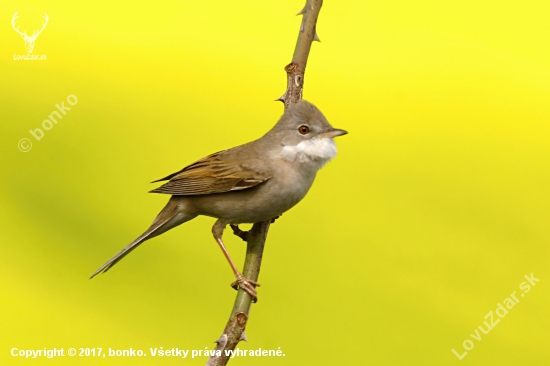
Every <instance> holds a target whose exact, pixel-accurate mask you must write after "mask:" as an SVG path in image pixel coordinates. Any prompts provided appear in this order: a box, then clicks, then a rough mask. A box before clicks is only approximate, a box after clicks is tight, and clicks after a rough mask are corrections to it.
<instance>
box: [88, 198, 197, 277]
mask: <svg viewBox="0 0 550 366" xmlns="http://www.w3.org/2000/svg"><path fill="white" fill-rule="evenodd" d="M194 217H196V215H185V213H184V212H181V211H179V210H178V204H177V202H176V201H175V200H174V199H171V200H170V201H169V202H168V204H167V205H166V207H164V209H163V210H162V211H161V212H160V213H159V215H158V216H157V218H156V219H155V221H153V223H152V224H151V226H150V227H149V229H147V231H145V232H144V233H143V234H141V235H140V236H139V237H138V238H137V239H136V240H134V241H133V242H132V243H130V244H129V245H128V246H126V247H125V248H124V249H122V250H121V251H120V252H118V254H117V255H115V256H114V257H113V258H111V259H109V260H108V261H107V263H105V264H104V265H102V266H101V267H99V269H98V270H97V271H95V272H94V274H93V275H92V276H91V277H90V279H92V278H94V277H95V276H97V275H98V274H100V273H105V272H107V271H108V270H109V269H111V267H112V266H114V265H115V264H117V263H118V262H119V261H120V260H121V259H122V258H124V257H125V256H127V255H128V254H130V252H131V251H132V250H134V249H136V248H137V247H138V246H139V245H140V244H141V243H143V242H144V241H146V240H149V239H151V238H153V237H155V236H157V235H160V234H162V233H164V232H166V231H168V230H170V229H172V228H173V227H175V226H178V225H180V224H182V223H184V222H186V221H189V220H191V219H192V218H194Z"/></svg>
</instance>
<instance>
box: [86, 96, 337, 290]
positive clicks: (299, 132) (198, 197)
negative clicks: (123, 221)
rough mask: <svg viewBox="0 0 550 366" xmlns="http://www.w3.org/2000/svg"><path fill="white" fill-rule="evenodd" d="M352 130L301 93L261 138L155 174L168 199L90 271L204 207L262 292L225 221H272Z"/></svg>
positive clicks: (244, 283) (243, 282) (246, 285)
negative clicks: (116, 250)
mask: <svg viewBox="0 0 550 366" xmlns="http://www.w3.org/2000/svg"><path fill="white" fill-rule="evenodd" d="M346 133H347V132H346V131H344V130H338V129H334V128H332V126H331V125H330V124H329V123H328V121H327V120H326V118H325V117H324V116H323V114H322V113H321V111H319V109H317V108H316V107H315V106H314V105H313V104H311V103H309V102H306V101H304V100H302V101H299V102H298V103H296V104H293V105H291V106H290V107H289V108H288V109H287V110H286V111H285V113H284V114H283V116H282V117H281V119H280V120H279V121H278V122H277V124H276V125H275V126H274V127H273V128H272V129H271V130H270V131H269V132H268V133H266V134H265V135H264V136H263V137H261V138H259V139H258V140H254V141H252V142H249V143H247V144H244V145H241V146H237V147H234V148H232V149H228V150H224V151H220V152H217V153H215V154H212V155H209V156H207V157H205V158H203V159H201V160H199V161H197V162H194V163H193V164H191V165H188V166H186V167H185V168H183V169H181V170H180V171H178V172H176V173H173V174H170V175H169V176H167V177H165V178H162V179H159V180H157V181H155V182H160V181H166V180H167V181H168V182H167V183H165V184H163V185H162V186H160V187H159V188H157V189H154V190H152V191H151V192H154V193H164V194H171V195H172V197H171V198H170V200H169V201H168V204H167V205H166V207H164V209H163V210H162V211H161V212H160V213H159V214H158V216H157V217H156V219H155V221H153V223H152V224H151V226H150V227H149V229H147V230H146V231H145V232H144V233H143V234H141V235H140V236H139V237H138V238H137V239H136V240H134V241H133V242H132V243H131V244H130V245H128V246H127V247H126V248H124V249H122V250H121V251H120V252H119V253H118V254H117V255H115V256H114V257H113V258H111V259H110V260H109V261H108V262H107V263H105V264H104V265H103V266H101V267H100V268H99V269H98V270H97V271H96V272H95V273H94V274H93V275H92V276H91V277H90V278H92V277H94V276H96V275H97V274H99V273H101V272H106V271H108V270H109V269H110V268H111V267H112V266H114V265H115V264H116V263H117V262H118V261H120V260H121V259H122V258H124V257H125V256H126V255H127V254H128V253H130V252H131V251H132V250H134V249H135V248H137V246H138V245H139V244H141V243H143V242H144V241H146V240H149V239H151V238H153V237H155V236H157V235H160V234H162V233H164V232H166V231H168V230H170V229H172V228H174V227H176V226H178V225H180V224H183V223H184V222H186V221H189V220H191V219H193V218H195V217H197V216H198V215H205V216H210V217H214V218H216V219H218V220H217V221H216V223H215V224H214V226H213V227H212V233H213V234H214V238H215V239H216V242H217V243H218V244H219V246H220V248H221V250H222V251H223V253H224V255H225V257H226V258H227V260H228V262H229V264H230V266H231V269H232V270H233V273H234V274H235V277H236V278H237V281H236V284H237V285H238V286H239V287H241V288H242V289H243V290H245V291H246V292H247V293H248V294H249V295H250V296H251V297H252V298H253V299H254V300H256V289H255V287H256V286H259V284H258V283H257V282H254V281H251V280H248V279H246V278H244V277H243V275H242V274H241V273H240V272H239V271H238V270H237V267H235V265H234V264H233V261H232V260H231V258H230V256H229V253H228V252H227V249H226V248H225V245H224V244H223V241H222V234H223V230H224V229H225V226H226V225H227V224H231V225H238V224H243V223H255V222H261V221H267V220H270V219H273V218H276V217H277V216H279V215H281V214H282V213H283V212H285V211H287V210H288V209H290V208H291V207H292V206H294V205H295V204H297V203H298V202H299V201H300V200H301V199H302V198H304V196H305V195H306V193H307V191H308V190H309V188H310V187H311V185H312V183H313V180H314V179H315V175H316V174H317V171H318V170H319V169H321V167H322V166H323V165H324V164H325V163H326V162H328V161H329V160H330V159H332V158H333V157H335V156H336V145H335V144H334V141H333V138H334V137H336V136H340V135H345V134H346ZM153 183H154V182H153Z"/></svg>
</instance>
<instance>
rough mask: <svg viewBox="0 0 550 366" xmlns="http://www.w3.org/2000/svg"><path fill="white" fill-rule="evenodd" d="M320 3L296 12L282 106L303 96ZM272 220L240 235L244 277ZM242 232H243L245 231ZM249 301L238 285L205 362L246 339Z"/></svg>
mask: <svg viewBox="0 0 550 366" xmlns="http://www.w3.org/2000/svg"><path fill="white" fill-rule="evenodd" d="M322 5H323V0H307V2H306V5H305V7H304V8H303V9H302V10H301V11H300V12H299V13H298V14H300V15H303V18H302V23H301V25H300V32H299V33H298V40H297V42H296V48H295V49H294V55H293V57H292V62H291V63H290V64H288V65H287V66H286V67H285V71H286V72H287V89H286V92H285V94H283V96H282V97H281V98H280V100H281V101H283V102H284V103H285V109H286V108H288V107H289V106H290V104H291V103H296V102H298V101H299V100H300V99H302V91H303V88H304V73H305V71H306V64H307V59H308V56H309V51H310V49H311V43H312V42H313V41H318V40H319V37H317V33H316V31H315V26H316V24H317V18H318V17H319V11H320V10H321V6H322ZM271 222H272V221H271V220H269V221H264V222H257V223H255V224H254V226H252V229H251V230H250V231H249V232H247V233H246V235H243V236H245V237H246V241H247V248H246V259H245V262H244V269H243V272H242V274H243V276H244V277H245V278H247V279H250V280H252V281H256V282H257V281H258V276H259V274H260V266H261V263H262V256H263V252H264V246H265V241H266V238H267V232H268V230H269V225H270V224H271ZM242 233H243V234H244V232H242ZM237 235H238V234H237ZM239 236H240V235H239ZM251 304H252V297H250V296H249V295H248V294H247V293H246V292H245V291H244V290H243V289H239V292H238V293H237V298H236V299H235V303H234V305H233V310H232V311H231V316H230V317H229V321H228V322H227V325H226V326H225V329H224V331H223V334H222V336H221V337H220V338H219V339H218V340H217V341H216V343H217V345H216V348H215V350H216V351H220V352H219V355H216V354H215V355H214V356H211V357H210V359H209V360H208V362H207V364H206V366H221V365H226V364H227V362H228V361H229V359H230V358H231V357H230V354H229V351H232V350H234V349H235V347H236V346H237V344H238V343H239V342H240V341H242V340H246V336H245V333H244V330H245V328H246V323H247V322H248V318H249V314H250V306H251ZM226 351H227V354H226ZM216 353H218V352H216Z"/></svg>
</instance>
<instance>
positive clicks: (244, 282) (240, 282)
mask: <svg viewBox="0 0 550 366" xmlns="http://www.w3.org/2000/svg"><path fill="white" fill-rule="evenodd" d="M259 286H260V284H259V283H258V282H256V281H252V280H248V279H246V278H244V277H243V275H242V274H240V273H239V274H238V275H237V281H235V282H233V283H232V284H231V287H233V288H234V289H235V290H239V288H242V289H243V290H244V291H245V292H246V293H247V294H249V295H250V297H251V298H252V302H257V301H258V293H257V292H256V287H259Z"/></svg>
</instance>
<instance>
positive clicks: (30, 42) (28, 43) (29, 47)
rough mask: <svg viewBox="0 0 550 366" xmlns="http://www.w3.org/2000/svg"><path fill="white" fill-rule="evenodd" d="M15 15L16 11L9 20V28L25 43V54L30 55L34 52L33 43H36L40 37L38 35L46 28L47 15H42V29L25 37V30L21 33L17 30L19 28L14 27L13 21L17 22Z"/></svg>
mask: <svg viewBox="0 0 550 366" xmlns="http://www.w3.org/2000/svg"><path fill="white" fill-rule="evenodd" d="M17 13H18V12H17V11H16V12H15V14H13V17H12V18H11V26H12V27H13V29H14V30H15V31H16V32H17V33H18V34H19V35H20V36H21V38H23V40H24V41H25V48H26V49H27V53H32V51H33V50H34V42H35V41H36V38H37V37H38V36H39V35H40V33H42V31H43V30H44V28H46V24H48V19H49V18H48V14H46V13H44V24H42V29H40V30H39V31H36V30H35V31H34V32H33V34H32V36H29V35H27V30H26V29H25V31H24V32H22V33H21V31H20V30H19V27H16V26H15V21H16V20H17V18H19V16H18V15H17Z"/></svg>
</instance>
